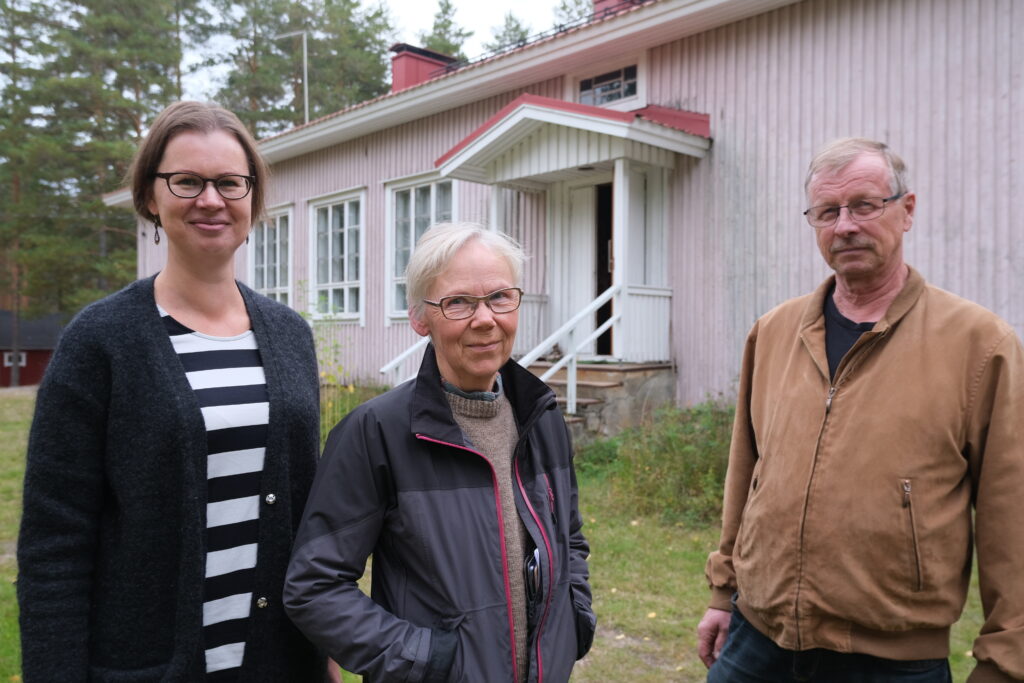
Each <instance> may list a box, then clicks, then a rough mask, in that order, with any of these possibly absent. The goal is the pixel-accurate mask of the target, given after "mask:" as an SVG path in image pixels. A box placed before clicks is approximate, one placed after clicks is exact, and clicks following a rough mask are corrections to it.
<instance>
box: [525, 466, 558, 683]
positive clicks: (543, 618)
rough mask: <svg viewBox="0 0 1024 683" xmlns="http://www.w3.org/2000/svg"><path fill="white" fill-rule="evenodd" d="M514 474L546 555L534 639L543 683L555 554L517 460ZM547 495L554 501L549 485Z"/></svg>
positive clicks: (539, 680)
mask: <svg viewBox="0 0 1024 683" xmlns="http://www.w3.org/2000/svg"><path fill="white" fill-rule="evenodd" d="M515 473H516V484H517V485H518V486H519V493H520V494H522V496H523V500H524V501H525V502H526V508H527V509H528V510H529V511H530V516H531V517H533V521H534V523H535V524H536V525H537V529H538V530H540V536H541V538H542V539H543V540H544V548H545V550H546V551H547V555H548V571H547V572H546V573H544V572H542V573H541V577H543V578H546V580H547V581H546V583H547V591H546V594H545V596H544V611H543V612H542V613H541V617H540V621H538V622H537V633H536V634H535V637H536V639H537V683H542V682H543V681H544V658H543V655H542V654H541V649H540V643H541V635H542V634H543V632H544V623H545V622H546V621H547V619H548V609H549V608H550V607H551V594H552V593H553V591H554V584H555V582H554V576H552V574H553V572H554V567H555V554H554V551H552V549H551V541H550V540H549V539H548V534H547V532H546V531H544V525H543V524H541V521H540V517H539V516H538V515H537V511H536V510H535V509H534V508H533V504H532V503H530V498H529V496H527V495H526V487H525V486H523V478H522V477H521V476H520V474H519V458H516V459H515ZM544 477H545V481H547V474H545V475H544ZM548 495H549V496H551V498H552V500H554V493H553V492H552V491H551V486H550V483H549V485H548Z"/></svg>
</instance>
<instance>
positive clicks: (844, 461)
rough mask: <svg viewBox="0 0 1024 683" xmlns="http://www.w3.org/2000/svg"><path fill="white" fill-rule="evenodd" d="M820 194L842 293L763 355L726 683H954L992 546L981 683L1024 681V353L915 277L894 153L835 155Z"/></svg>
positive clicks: (717, 584)
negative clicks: (966, 607)
mask: <svg viewBox="0 0 1024 683" xmlns="http://www.w3.org/2000/svg"><path fill="white" fill-rule="evenodd" d="M805 190H806V193H807V202H808V203H807V205H808V206H810V207H811V208H809V209H807V211H806V212H805V213H804V215H805V216H806V217H807V221H808V223H810V224H811V226H812V227H813V229H814V232H815V234H816V236H817V242H818V247H819V249H820V250H821V254H822V256H823V257H824V258H825V261H826V262H827V263H828V264H829V266H830V267H831V268H832V270H834V271H835V275H834V277H830V278H829V279H828V280H826V281H825V282H824V283H823V284H822V285H821V286H820V287H818V289H817V290H816V291H815V292H814V293H812V294H809V295H807V296H803V297H800V298H797V299H793V300H791V301H787V302H786V303H783V304H782V305H780V306H778V307H777V308H775V309H774V310H772V311H770V312H769V313H767V314H766V315H765V316H764V317H762V318H761V319H759V320H758V321H757V323H756V324H755V325H754V328H753V329H752V330H751V332H750V335H749V336H748V338H747V343H746V349H745V351H744V355H743V369H742V373H741V380H740V390H739V400H738V404H737V408H736V423H735V426H734V429H733V439H732V449H731V452H730V455H729V472H728V476H727V478H726V485H725V505H724V515H723V517H724V518H723V525H722V537H721V543H720V546H719V549H718V550H717V551H715V552H713V553H711V556H710V557H709V559H708V564H707V577H708V582H709V584H710V586H711V590H712V600H711V607H710V609H708V611H707V613H706V614H705V615H704V618H703V619H702V621H701V623H700V626H699V627H698V635H699V639H700V646H699V647H700V655H701V658H702V659H703V661H704V663H705V664H707V665H708V666H710V667H711V668H710V671H709V673H708V680H709V681H713V682H717V681H729V682H730V683H736V682H742V681H772V682H773V683H774V682H779V681H812V680H813V681H829V682H830V683H832V682H837V681H929V682H930V681H949V680H950V671H949V664H948V661H947V659H946V657H947V656H948V654H949V630H950V625H951V624H953V622H955V621H956V620H957V619H958V618H959V616H960V612H961V610H962V608H963V604H964V599H965V596H966V592H967V587H968V580H969V578H970V574H971V555H972V540H973V542H975V543H976V544H977V554H978V564H979V578H980V586H981V597H982V604H983V606H984V613H985V623H984V625H983V626H982V629H981V635H980V636H979V637H978V638H977V640H976V641H975V642H974V647H973V653H974V656H975V657H976V658H977V660H978V664H977V666H976V668H975V669H974V672H973V674H972V675H971V678H970V680H971V681H972V682H977V681H1007V680H1020V679H1024V349H1022V347H1021V343H1020V340H1019V339H1018V338H1017V335H1016V334H1015V333H1014V331H1013V329H1012V328H1011V327H1010V326H1009V325H1008V324H1006V323H1005V322H1003V321H1002V320H1000V319H999V318H998V317H996V316H995V315H994V314H992V313H990V312H989V311H987V310H985V309H984V308H982V307H980V306H978V305H976V304H973V303H971V302H968V301H965V300H964V299H961V298H959V297H957V296H954V295H952V294H950V293H948V292H945V291H943V290H941V289H938V288H937V287H934V286H932V285H929V284H927V283H926V282H925V280H924V278H923V277H922V276H921V274H920V273H918V272H917V271H915V270H914V269H913V268H911V267H909V266H908V265H907V264H906V263H904V260H903V234H904V233H905V232H907V231H908V230H910V227H911V225H912V224H913V218H914V207H915V203H916V198H915V196H914V194H913V193H912V192H910V191H909V190H908V188H907V178H906V167H905V165H904V163H903V161H902V160H901V159H900V158H899V157H898V156H896V155H895V154H893V153H892V152H891V151H890V150H889V149H888V148H887V147H886V145H884V144H882V143H878V142H873V141H871V140H865V139H859V138H854V139H844V140H838V141H836V142H834V143H832V144H830V145H828V146H827V147H825V148H824V149H823V150H822V151H821V152H820V153H819V154H818V155H817V156H816V157H815V159H814V160H813V161H812V162H811V165H810V168H809V170H808V173H807V181H806V184H805ZM972 506H973V508H974V515H973V519H972V511H971V508H972Z"/></svg>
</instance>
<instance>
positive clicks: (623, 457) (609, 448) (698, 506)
mask: <svg viewBox="0 0 1024 683" xmlns="http://www.w3.org/2000/svg"><path fill="white" fill-rule="evenodd" d="M732 421H733V408H732V407H731V406H727V405H724V404H720V403H717V402H713V401H709V402H706V403H702V404H700V405H697V406H694V407H692V408H688V409H681V408H676V407H674V406H670V407H667V408H663V409H662V410H660V411H659V412H658V413H657V414H656V415H655V417H654V419H653V420H651V421H650V422H649V423H648V424H645V425H643V426H642V427H640V428H637V429H631V430H628V431H626V432H624V433H623V434H621V435H620V436H619V437H617V438H616V439H614V440H609V441H598V442H595V443H592V444H590V445H589V446H586V447H584V448H583V449H582V450H581V454H580V455H581V457H580V459H579V460H580V466H581V467H582V468H584V469H585V468H586V467H588V466H592V465H591V464H590V463H594V462H595V461H596V462H597V463H600V462H611V461H613V460H616V459H617V460H618V461H619V462H620V465H619V468H618V472H617V476H616V478H615V484H614V485H615V486H616V488H617V490H618V491H619V492H620V496H621V498H622V499H623V500H625V501H628V504H629V505H630V507H631V508H632V509H633V510H635V511H636V512H638V513H640V514H644V515H654V516H658V517H660V518H661V519H662V521H664V522H668V523H675V522H685V523H688V524H710V523H716V522H717V521H718V520H719V518H720V517H721V514H722V489H723V486H724V483H725V469H726V465H727V463H728V459H729V438H730V435H731V432H732Z"/></svg>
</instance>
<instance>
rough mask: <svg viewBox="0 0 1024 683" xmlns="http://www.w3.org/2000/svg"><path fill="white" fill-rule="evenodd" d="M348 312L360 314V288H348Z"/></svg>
mask: <svg viewBox="0 0 1024 683" xmlns="http://www.w3.org/2000/svg"><path fill="white" fill-rule="evenodd" d="M348 312H349V313H358V312H359V288H358V287H349V288H348Z"/></svg>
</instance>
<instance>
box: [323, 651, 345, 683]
mask: <svg viewBox="0 0 1024 683" xmlns="http://www.w3.org/2000/svg"><path fill="white" fill-rule="evenodd" d="M324 681H325V683H342V680H341V667H339V666H338V663H337V662H335V661H334V660H333V659H331V658H330V657H328V658H327V676H326V677H325V679H324Z"/></svg>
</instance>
